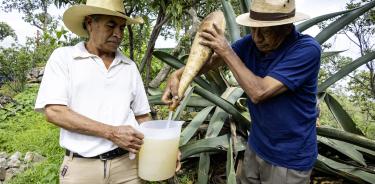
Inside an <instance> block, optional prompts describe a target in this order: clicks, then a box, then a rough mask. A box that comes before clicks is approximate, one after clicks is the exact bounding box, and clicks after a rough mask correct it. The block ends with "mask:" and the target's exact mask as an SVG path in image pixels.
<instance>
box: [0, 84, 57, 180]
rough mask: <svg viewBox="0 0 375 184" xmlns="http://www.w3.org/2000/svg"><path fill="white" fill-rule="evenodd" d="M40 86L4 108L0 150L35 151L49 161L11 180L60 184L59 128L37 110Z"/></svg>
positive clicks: (1, 122)
mask: <svg viewBox="0 0 375 184" xmlns="http://www.w3.org/2000/svg"><path fill="white" fill-rule="evenodd" d="M38 87H39V85H33V86H29V87H27V89H26V90H25V91H24V92H22V93H20V94H18V95H16V96H15V98H14V99H15V100H16V103H12V104H8V105H7V106H6V107H5V109H1V110H0V118H1V119H0V150H2V151H6V152H8V153H13V152H16V151H20V152H21V153H23V154H25V153H26V152H27V151H34V152H37V153H39V154H41V155H42V156H44V157H46V160H45V161H44V162H42V163H41V164H39V165H36V166H35V167H32V168H31V169H29V170H27V171H26V172H25V173H22V174H21V175H20V176H19V177H16V178H15V179H14V180H12V181H11V182H10V183H13V184H23V183H58V175H57V174H56V173H58V169H59V166H60V162H61V158H62V156H63V150H62V149H61V148H60V147H59V144H58V135H59V134H58V128H56V127H55V126H53V125H51V124H50V123H48V122H46V121H45V119H44V116H43V115H42V114H40V113H35V112H34V110H33V107H34V101H35V97H36V94H37V90H38Z"/></svg>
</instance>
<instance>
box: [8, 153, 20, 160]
mask: <svg viewBox="0 0 375 184" xmlns="http://www.w3.org/2000/svg"><path fill="white" fill-rule="evenodd" d="M20 158H21V152H19V151H17V152H15V153H14V154H13V155H12V156H10V157H9V159H10V160H19V159H20Z"/></svg>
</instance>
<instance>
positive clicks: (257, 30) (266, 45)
mask: <svg viewBox="0 0 375 184" xmlns="http://www.w3.org/2000/svg"><path fill="white" fill-rule="evenodd" d="M250 29H251V35H252V37H253V40H254V42H255V45H256V47H257V48H258V49H259V50H260V51H261V52H263V53H266V54H267V53H270V52H272V51H274V50H276V49H277V48H278V47H279V46H280V45H281V43H282V42H283V41H284V39H285V37H286V36H287V35H288V34H289V33H290V31H291V28H290V29H289V26H288V27H287V26H286V25H282V26H272V27H251V28H250Z"/></svg>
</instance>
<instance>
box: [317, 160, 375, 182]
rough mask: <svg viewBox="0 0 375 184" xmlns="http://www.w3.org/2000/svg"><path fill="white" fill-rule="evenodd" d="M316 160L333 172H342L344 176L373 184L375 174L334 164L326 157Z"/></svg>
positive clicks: (338, 163) (337, 163)
mask: <svg viewBox="0 0 375 184" xmlns="http://www.w3.org/2000/svg"><path fill="white" fill-rule="evenodd" d="M318 160H320V161H322V162H323V163H324V164H326V165H327V166H328V167H330V168H332V169H334V170H337V171H340V172H343V173H345V174H346V175H351V176H355V177H358V178H360V179H362V180H364V181H366V182H369V183H375V174H372V173H368V172H365V171H362V170H359V169H358V167H355V166H351V165H347V164H343V163H340V162H336V161H334V160H331V159H329V158H327V157H324V156H322V155H319V156H318ZM347 179H350V178H347ZM353 180H354V178H353ZM354 181H357V180H354Z"/></svg>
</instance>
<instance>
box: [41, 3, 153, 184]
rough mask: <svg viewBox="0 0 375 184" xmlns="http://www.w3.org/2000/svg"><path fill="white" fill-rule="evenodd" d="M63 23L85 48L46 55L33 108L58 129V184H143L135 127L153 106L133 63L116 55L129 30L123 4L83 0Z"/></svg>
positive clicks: (140, 136) (133, 21)
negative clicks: (60, 156) (82, 39)
mask: <svg viewBox="0 0 375 184" xmlns="http://www.w3.org/2000/svg"><path fill="white" fill-rule="evenodd" d="M63 21H64V24H65V25H66V27H67V28H68V29H69V30H71V31H72V32H73V33H75V34H77V35H78V36H81V37H88V41H87V42H81V43H78V44H77V45H75V46H70V47H62V48H58V49H56V50H55V51H54V52H53V53H52V55H51V56H50V58H49V60H48V62H47V65H46V68H45V73H44V77H43V80H42V83H41V86H40V89H39V92H38V97H37V100H36V104H35V109H36V110H37V111H41V112H44V113H45V115H46V118H47V120H48V121H49V122H51V123H53V124H55V125H57V126H59V127H61V132H60V145H61V147H63V148H65V149H66V156H65V157H64V161H63V163H62V165H61V170H60V174H59V175H60V183H141V182H142V181H141V180H140V179H139V177H138V174H137V165H136V161H135V160H131V159H129V152H130V153H137V152H138V151H139V149H140V147H141V145H142V143H143V137H144V136H143V134H142V133H141V132H139V131H137V128H136V127H137V126H138V125H139V123H142V122H144V121H147V120H150V116H149V112H150V107H149V104H148V100H147V96H146V93H145V90H144V87H143V83H142V79H141V76H140V74H139V72H138V70H137V67H136V64H135V63H134V62H133V61H131V60H130V59H128V58H126V57H125V56H124V55H122V54H121V52H119V51H118V48H119V46H120V43H121V41H122V39H123V36H124V28H125V27H126V25H128V24H137V23H142V22H143V21H142V19H137V18H136V19H133V18H130V17H127V16H125V11H124V4H123V1H122V0H87V3H86V5H78V6H73V7H70V8H69V9H67V10H66V11H65V13H64V17H63Z"/></svg>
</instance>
